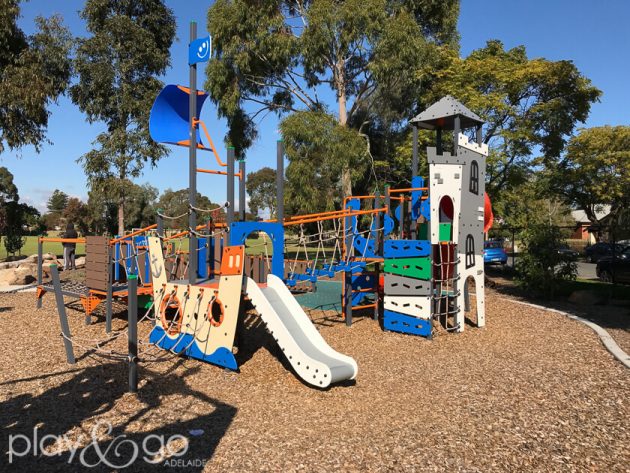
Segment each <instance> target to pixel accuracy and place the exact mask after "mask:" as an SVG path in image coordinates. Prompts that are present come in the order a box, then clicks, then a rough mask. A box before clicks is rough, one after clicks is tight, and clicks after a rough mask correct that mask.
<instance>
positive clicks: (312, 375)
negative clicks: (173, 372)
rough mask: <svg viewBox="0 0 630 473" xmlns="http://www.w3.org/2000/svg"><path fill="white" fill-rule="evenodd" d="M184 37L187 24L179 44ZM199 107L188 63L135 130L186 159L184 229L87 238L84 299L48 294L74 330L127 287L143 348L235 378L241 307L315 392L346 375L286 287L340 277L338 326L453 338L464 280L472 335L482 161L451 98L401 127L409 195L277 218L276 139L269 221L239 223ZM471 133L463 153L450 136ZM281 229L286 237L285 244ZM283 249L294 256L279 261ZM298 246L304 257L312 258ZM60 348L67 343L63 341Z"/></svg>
mask: <svg viewBox="0 0 630 473" xmlns="http://www.w3.org/2000/svg"><path fill="white" fill-rule="evenodd" d="M195 40H196V26H195V25H194V24H193V25H191V43H193V42H194V41H195ZM206 98H207V95H206V94H205V93H204V92H202V91H198V90H197V88H196V63H194V64H191V65H190V85H189V87H184V86H177V85H167V86H166V87H165V88H164V89H163V90H162V91H161V92H160V94H159V95H158V96H157V98H156V99H155V102H154V105H153V108H152V112H151V117H150V123H149V125H150V126H149V128H150V133H151V136H152V137H153V139H154V140H155V141H157V142H160V143H168V144H172V145H177V146H185V147H187V148H188V149H189V211H188V217H189V221H188V224H189V228H188V229H187V230H184V231H182V232H179V233H175V234H170V235H166V233H165V231H164V221H165V220H169V219H177V218H179V217H181V216H168V215H164V214H161V213H158V216H157V223H156V224H155V225H151V226H150V227H147V228H144V229H140V230H138V231H136V232H132V233H130V234H128V235H122V236H119V237H118V238H115V239H112V240H107V239H104V238H103V237H95V238H101V240H98V242H99V243H98V245H97V244H96V240H92V241H93V242H94V244H91V240H90V239H89V238H88V240H87V247H88V248H87V253H88V254H87V261H88V269H87V273H88V276H87V279H86V285H85V288H82V290H81V291H78V290H75V291H72V290H70V289H68V288H66V289H64V288H63V287H62V285H61V284H60V283H57V285H56V286H57V287H55V288H54V290H55V291H56V292H57V293H62V294H65V295H75V296H78V297H81V298H82V302H83V305H84V308H85V309H86V315H87V320H88V321H89V320H90V314H91V312H92V311H93V310H94V308H95V307H96V306H97V305H98V304H99V303H100V302H102V301H103V300H104V301H106V303H107V327H106V328H107V331H108V332H109V331H110V330H111V303H112V300H113V299H115V298H117V299H120V300H122V301H127V300H128V299H129V300H130V292H129V289H128V288H127V286H125V285H123V284H122V282H123V281H124V280H125V279H128V280H133V286H134V287H133V289H134V292H136V293H137V294H141V295H150V296H152V302H148V303H146V305H145V307H148V308H152V309H153V311H154V313H155V317H154V324H155V326H154V328H153V330H152V331H151V334H150V337H149V341H150V343H151V344H153V345H155V346H157V347H160V348H162V349H164V350H169V351H171V352H173V353H176V354H181V355H186V356H188V357H191V358H196V359H199V360H202V361H206V362H209V363H212V364H215V365H218V366H222V367H224V368H228V369H232V370H236V369H238V362H237V358H236V357H235V356H234V348H235V347H234V345H235V340H236V337H237V327H238V320H239V317H243V316H244V311H245V310H246V307H247V306H246V304H251V306H252V307H253V309H254V310H255V311H256V312H257V313H258V315H259V316H260V318H261V320H262V321H263V322H264V323H265V324H266V326H267V329H268V331H269V332H270V334H271V336H272V337H273V338H274V340H275V341H276V342H277V343H278V345H279V346H280V348H281V351H282V352H283V354H284V356H285V357H286V359H287V360H288V362H289V363H290V364H291V366H292V368H293V370H294V371H295V373H296V374H297V375H298V376H299V377H300V378H301V379H302V380H303V381H304V382H305V383H308V384H310V385H313V386H316V387H327V386H329V385H330V384H331V383H335V382H340V381H344V380H351V379H354V378H355V377H356V375H357V364H356V362H355V361H354V360H353V359H352V358H350V357H348V356H346V355H342V354H340V353H338V352H336V351H335V350H334V349H332V348H331V347H330V346H329V345H328V344H327V343H326V341H325V340H324V339H323V337H322V336H321V335H320V334H319V332H318V331H317V329H316V328H315V327H314V326H313V324H312V322H311V320H310V318H309V317H308V315H307V314H306V313H305V312H304V310H303V309H302V307H301V306H300V304H299V303H298V301H297V300H296V299H295V297H294V296H293V294H292V293H291V292H290V290H289V288H291V289H297V288H302V289H303V288H304V287H305V286H306V287H308V288H309V289H311V290H316V286H317V281H318V280H320V279H321V278H340V279H341V284H342V300H341V305H342V316H343V317H344V318H345V322H346V324H347V325H349V326H350V325H352V321H353V317H354V314H355V312H358V311H362V312H363V313H365V312H366V311H368V313H369V314H370V315H371V317H373V318H374V319H381V320H382V325H383V328H384V329H385V330H389V331H395V332H401V333H406V334H411V335H419V336H424V337H432V335H433V333H434V326H435V324H438V323H441V324H442V325H443V326H444V327H445V328H446V330H448V331H456V332H461V331H463V330H464V326H465V324H464V317H465V312H466V311H469V310H470V294H469V280H471V279H472V280H473V281H474V283H475V296H476V297H475V299H476V313H477V317H476V325H477V326H479V327H482V326H484V324H485V308H484V287H483V285H484V269H483V253H482V252H483V235H484V232H485V231H487V229H488V228H489V226H490V225H491V211H490V212H486V207H487V208H488V209H489V201H488V199H487V196H486V194H485V188H484V178H485V160H486V157H487V154H488V150H487V146H486V145H485V144H483V143H481V126H482V124H483V122H482V120H481V119H480V118H479V117H478V116H477V115H475V114H474V113H473V112H471V111H470V110H468V109H467V108H466V107H465V106H463V105H462V104H461V103H459V102H457V101H456V100H455V99H454V98H452V97H445V98H443V99H442V100H440V101H439V102H437V103H436V104H434V105H433V106H431V107H430V108H428V109H427V110H425V111H424V112H422V113H421V114H419V115H418V116H416V117H415V118H413V119H412V120H411V121H410V123H411V125H412V126H413V159H412V169H411V179H410V182H411V187H408V188H402V189H392V188H389V187H387V186H385V188H384V189H383V190H382V192H375V194H374V195H366V196H351V197H347V198H345V199H344V202H343V206H342V208H341V209H339V210H334V211H330V212H323V213H317V214H309V215H297V216H291V217H287V218H285V215H284V188H283V185H284V179H283V176H284V150H283V144H282V141H278V143H277V156H276V157H277V176H278V181H277V184H278V185H277V192H278V194H277V207H278V208H277V218H276V220H273V221H256V222H248V221H245V205H244V203H245V179H246V172H245V162H244V160H241V161H239V171H238V173H237V172H236V170H235V168H236V159H235V153H234V148H233V147H228V149H227V157H226V160H225V162H224V161H223V160H222V159H221V158H220V156H219V153H218V151H217V149H216V148H215V146H214V143H213V141H212V139H211V137H210V134H209V132H208V129H207V127H206V125H205V124H204V123H203V122H202V121H201V120H200V119H199V115H200V113H201V108H202V105H203V102H204V101H205V99H206ZM419 128H423V129H429V130H435V132H436V146H435V147H430V148H428V149H427V155H428V161H429V176H428V179H424V178H422V177H420V176H418V175H417V170H418V129H419ZM471 129H472V130H474V132H475V137H476V142H471V141H470V140H469V138H468V136H467V135H466V134H465V133H463V132H464V131H465V130H471ZM201 130H203V132H204V136H205V139H206V143H205V144H204V142H203V141H202V136H201V133H200V131H201ZM443 132H452V136H453V140H452V144H448V143H444V142H443V139H442V136H443ZM445 145H446V146H445ZM445 147H446V148H449V150H445ZM198 150H199V151H209V152H211V153H212V154H213V155H214V158H215V160H216V162H217V164H218V165H219V167H220V168H225V170H222V169H218V170H214V169H205V168H199V167H198V165H197V151H198ZM199 172H200V173H205V174H211V175H222V176H226V178H227V201H226V203H225V205H224V206H221V207H217V208H214V209H200V208H198V207H196V202H195V196H196V193H197V173H199ZM236 178H238V183H239V209H238V210H239V211H238V213H237V212H236V210H235V207H236V206H235V185H234V181H235V179H236ZM223 211H225V217H223V215H222V212H223ZM199 214H205V215H206V216H207V217H208V218H207V219H206V220H207V221H206V223H203V224H201V225H198V224H197V217H198V215H199ZM309 227H310V228H312V227H317V231H316V232H315V233H311V234H309V233H308V232H307V229H308V228H309ZM287 229H288V230H292V232H291V233H292V234H293V235H297V236H290V235H288V234H287V235H285V230H287ZM259 234H264V235H265V236H264V237H263V238H264V240H263V247H264V253H265V254H264V255H261V256H257V257H250V256H248V255H246V250H245V247H246V244H247V242H248V238H250V237H251V236H252V235H259ZM266 238H269V243H270V245H271V249H272V253H271V255H269V254H268V245H267V240H266ZM184 241H187V245H183V244H182V242H184ZM176 242H178V243H179V246H177V244H176ZM291 242H293V243H294V245H295V246H296V247H297V248H298V251H297V254H296V255H295V257H294V258H289V259H287V257H286V256H287V254H288V252H287V244H289V243H291ZM331 244H332V245H333V246H334V249H333V251H332V255H331V256H330V257H328V255H327V254H326V247H327V246H329V245H331ZM308 246H316V250H315V257H314V258H312V257H311V256H310V253H309V251H308ZM302 249H303V251H304V256H303V258H302V259H301V258H300V253H301V250H302ZM103 255H104V256H103ZM40 264H41V258H40ZM99 265H100V268H102V270H101V271H98V268H97V266H99ZM95 274H100V276H98V277H96V276H95ZM136 281H137V289H136ZM39 282H40V283H41V277H40V278H39ZM51 290H53V287H52V286H50V285H43V284H40V288H39V290H38V301H39V302H38V305H41V296H42V295H43V294H44V293H45V292H46V291H51ZM134 295H135V294H134ZM134 304H135V302H134ZM58 305H59V304H58ZM60 311H61V308H60ZM60 317H61V313H60ZM62 327H63V322H62ZM69 338H70V335H69V333H68V334H67V335H66V336H65V339H66V340H67V339H69ZM68 358H69V359H70V356H69V357H68Z"/></svg>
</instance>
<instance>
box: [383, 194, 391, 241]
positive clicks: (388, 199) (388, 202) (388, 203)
mask: <svg viewBox="0 0 630 473" xmlns="http://www.w3.org/2000/svg"><path fill="white" fill-rule="evenodd" d="M385 207H387V211H386V212H385V215H387V216H390V215H391V213H392V212H391V210H392V199H391V196H390V194H389V185H388V184H386V185H385ZM385 215H383V227H385ZM386 239H387V236H386V235H385V228H383V240H386Z"/></svg>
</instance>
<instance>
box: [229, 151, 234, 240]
mask: <svg viewBox="0 0 630 473" xmlns="http://www.w3.org/2000/svg"><path fill="white" fill-rule="evenodd" d="M227 201H228V208H227V224H228V230H229V228H230V225H231V224H232V222H234V146H229V147H228V149H227Z"/></svg>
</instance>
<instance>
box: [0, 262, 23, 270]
mask: <svg viewBox="0 0 630 473" xmlns="http://www.w3.org/2000/svg"><path fill="white" fill-rule="evenodd" d="M20 263H21V261H6V262H4V263H0V270H2V269H10V268H17V267H18V266H19V265H20Z"/></svg>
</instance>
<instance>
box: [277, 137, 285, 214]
mask: <svg viewBox="0 0 630 473" xmlns="http://www.w3.org/2000/svg"><path fill="white" fill-rule="evenodd" d="M276 187H277V189H278V190H277V194H276V200H277V202H276V219H277V221H278V222H280V223H282V222H283V221H284V143H283V142H282V140H278V142H277V148H276Z"/></svg>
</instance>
